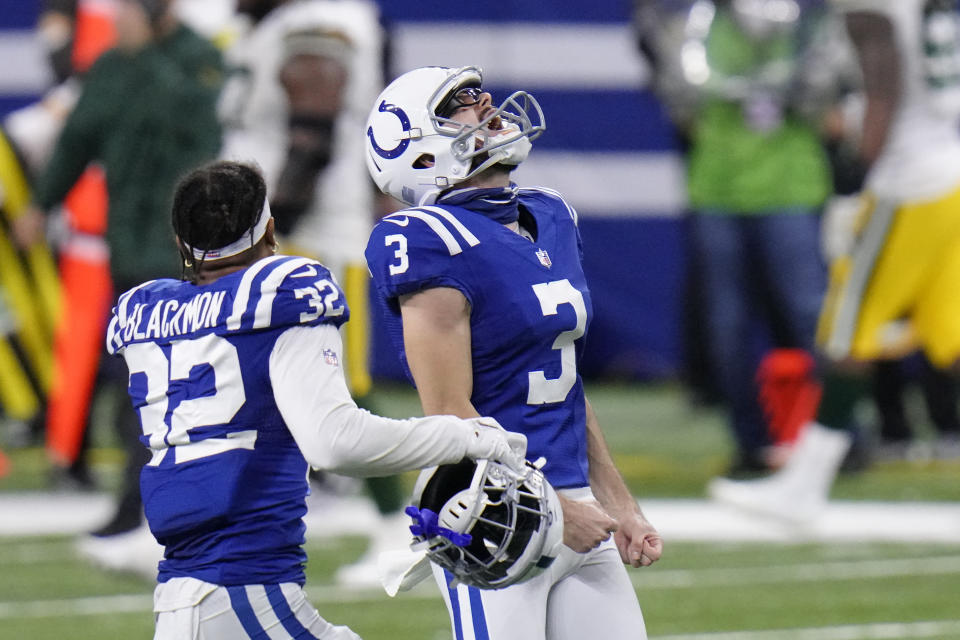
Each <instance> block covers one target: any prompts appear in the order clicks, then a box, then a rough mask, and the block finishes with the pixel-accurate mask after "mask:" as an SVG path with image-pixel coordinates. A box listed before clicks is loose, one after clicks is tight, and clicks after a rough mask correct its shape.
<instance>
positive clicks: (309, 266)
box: [225, 256, 350, 331]
mask: <svg viewBox="0 0 960 640" xmlns="http://www.w3.org/2000/svg"><path fill="white" fill-rule="evenodd" d="M349 317H350V313H349V310H348V308H347V304H346V299H345V298H344V295H343V291H341V289H340V287H339V285H338V284H337V283H336V281H335V279H334V278H333V276H332V275H331V274H330V272H329V271H328V270H327V268H326V267H324V266H323V265H322V264H320V263H319V262H317V261H315V260H311V259H309V258H300V257H291V256H273V257H271V258H265V259H263V260H260V261H259V262H257V263H255V264H253V265H252V266H251V267H249V268H248V269H247V270H246V271H245V272H244V274H243V278H242V279H241V280H240V283H239V284H238V285H237V288H236V290H235V291H234V292H233V304H232V307H231V309H230V315H229V316H227V318H226V321H225V323H226V329H227V331H239V330H241V329H252V330H257V329H266V328H268V327H282V326H292V325H296V324H322V323H325V322H326V323H331V324H334V325H336V326H340V325H341V324H343V323H344V322H346V321H347V319H348V318H349Z"/></svg>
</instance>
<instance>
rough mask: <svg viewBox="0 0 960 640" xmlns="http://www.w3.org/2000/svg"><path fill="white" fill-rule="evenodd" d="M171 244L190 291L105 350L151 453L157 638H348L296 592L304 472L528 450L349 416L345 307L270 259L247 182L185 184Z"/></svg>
mask: <svg viewBox="0 0 960 640" xmlns="http://www.w3.org/2000/svg"><path fill="white" fill-rule="evenodd" d="M173 228H174V231H175V233H176V236H177V245H178V247H179V251H180V254H181V256H182V257H183V259H184V265H185V273H186V272H187V270H189V274H190V277H189V279H185V280H184V281H178V280H171V279H163V280H152V281H149V282H145V283H143V284H142V285H140V286H138V287H135V288H134V289H131V290H130V291H128V292H126V293H125V294H123V295H122V296H121V297H120V298H119V300H118V302H117V306H116V308H115V309H114V312H113V317H112V319H111V322H110V326H109V330H108V334H107V349H108V351H110V352H111V353H112V354H122V355H123V357H124V359H125V360H126V363H127V366H128V368H129V371H130V378H129V381H130V382H129V392H130V397H131V399H132V401H133V405H134V408H135V409H136V410H137V412H138V413H139V416H140V421H141V423H142V427H143V435H142V436H141V441H142V442H143V443H144V444H145V445H146V446H147V447H148V448H149V450H150V452H151V454H152V458H151V460H150V462H149V463H148V464H147V465H146V466H145V467H144V469H143V472H142V474H141V488H142V493H143V501H144V507H145V511H146V516H147V521H148V523H149V525H150V530H151V531H152V533H153V534H154V536H155V537H156V538H157V540H158V541H159V542H160V543H161V544H162V545H164V547H165V553H164V559H163V560H162V561H161V562H160V565H159V577H158V581H159V584H158V586H157V588H156V592H155V594H154V611H155V612H156V614H157V623H156V635H155V638H156V639H158V640H173V639H177V640H182V639H184V638H210V639H215V638H223V639H231V640H232V639H235V638H247V637H250V638H265V637H267V635H269V637H271V638H325V639H331V640H339V639H352V638H357V637H358V636H357V635H356V634H354V633H353V632H352V631H350V630H349V629H348V628H346V627H341V626H334V625H331V624H330V623H328V622H327V621H325V620H324V619H323V618H321V617H320V615H319V614H318V613H317V611H316V610H315V609H314V607H313V606H312V605H310V604H309V602H307V600H306V597H305V595H304V593H303V591H302V588H301V587H302V585H303V583H304V571H303V566H304V563H305V561H306V555H305V553H304V551H303V549H302V545H303V542H304V531H305V527H304V523H303V520H302V518H303V515H304V514H305V512H306V503H305V499H306V495H307V492H308V484H307V469H308V466H313V467H315V468H320V469H326V470H332V471H336V472H339V473H348V474H352V475H360V476H362V475H376V474H391V473H396V472H400V471H405V470H412V469H417V468H423V467H427V466H431V465H436V464H445V463H452V462H457V461H460V460H462V459H463V458H464V457H468V458H473V459H477V458H493V459H501V460H502V461H504V462H505V463H506V464H508V465H511V466H512V467H513V468H516V469H520V468H523V465H524V462H523V458H522V454H523V451H524V449H525V440H524V438H523V436H522V435H520V434H508V433H507V432H506V431H504V430H503V429H502V428H500V427H499V425H498V424H497V423H496V422H495V421H494V420H492V419H489V418H477V419H470V420H462V419H459V418H455V417H453V416H434V417H427V418H420V419H409V420H391V419H387V418H382V417H379V416H376V415H372V414H370V413H368V412H366V411H363V410H361V409H359V408H358V407H357V406H356V405H355V404H354V402H353V400H352V399H351V398H350V395H349V393H348V391H347V387H346V382H345V380H344V376H343V371H342V369H341V366H340V365H341V362H342V358H343V354H342V346H341V342H340V334H339V333H338V331H337V328H338V327H339V326H340V325H341V324H342V323H344V322H346V321H347V318H348V316H349V311H348V309H347V307H346V305H345V304H344V301H343V292H342V291H341V290H340V288H339V287H338V285H337V284H336V282H335V281H334V280H333V278H332V277H331V275H330V272H329V271H328V270H327V269H326V268H325V267H323V265H321V264H320V263H318V262H315V261H313V260H309V259H307V258H298V257H289V256H280V255H273V254H274V253H275V251H276V246H277V245H276V239H275V237H274V229H273V219H272V218H271V215H270V211H269V205H268V204H267V200H266V188H265V186H264V181H263V179H262V177H261V175H260V173H259V171H258V170H257V169H255V168H253V167H251V166H247V165H244V164H238V163H234V162H218V163H214V164H212V165H208V166H205V167H201V168H199V169H197V170H195V171H194V172H192V173H191V174H189V175H188V176H186V177H185V178H184V179H183V180H182V181H181V182H180V184H179V185H178V187H177V190H176V194H175V197H174V204H173Z"/></svg>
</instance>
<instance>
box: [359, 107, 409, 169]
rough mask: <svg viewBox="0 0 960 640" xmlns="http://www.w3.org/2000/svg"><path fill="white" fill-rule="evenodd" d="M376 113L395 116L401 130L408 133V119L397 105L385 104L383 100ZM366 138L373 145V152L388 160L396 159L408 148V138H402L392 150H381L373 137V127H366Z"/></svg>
mask: <svg viewBox="0 0 960 640" xmlns="http://www.w3.org/2000/svg"><path fill="white" fill-rule="evenodd" d="M377 111H379V112H381V113H392V114H393V115H395V116H397V118H398V119H399V120H400V126H401V127H403V130H404V131H410V118H409V117H407V114H406V113H405V112H404V110H403V109H401V108H400V107H398V106H397V105H395V104H387V101H386V100H384V101H383V102H381V103H380V106H379V107H377ZM367 137H368V138H370V144H372V145H373V150H374V151H376V152H377V155H378V156H380V157H381V158H386V159H388V160H390V159H393V158H396V157H397V156H399V155H400V154H402V153H403V152H404V151H406V150H407V147H409V146H410V138H404V139H403V140H401V141H400V143H399V144H397V146H395V147H394V148H393V149H383V148H381V147H380V145H378V144H377V141H376V140H375V139H374V137H373V127H367Z"/></svg>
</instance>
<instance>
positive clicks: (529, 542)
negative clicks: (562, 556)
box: [407, 459, 563, 589]
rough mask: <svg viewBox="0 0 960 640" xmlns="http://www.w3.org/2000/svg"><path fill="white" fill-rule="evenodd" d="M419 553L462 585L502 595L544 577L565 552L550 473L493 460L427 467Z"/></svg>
mask: <svg viewBox="0 0 960 640" xmlns="http://www.w3.org/2000/svg"><path fill="white" fill-rule="evenodd" d="M414 503H415V504H414V506H411V507H407V514H408V515H409V516H410V517H412V518H413V520H414V525H413V526H411V527H410V531H411V532H412V533H413V534H414V543H413V544H412V545H411V548H412V549H414V550H419V549H425V550H426V552H427V556H428V557H429V558H430V560H432V561H433V562H434V563H436V564H438V565H440V566H441V567H443V568H444V569H446V570H447V571H449V572H450V573H452V574H453V576H454V582H453V583H451V586H455V583H461V582H462V583H463V584H467V585H470V586H473V587H478V588H480V589H501V588H503V587H506V586H509V585H511V584H516V583H518V582H524V581H526V580H529V579H530V578H533V577H534V576H536V575H539V574H540V573H542V572H543V571H544V569H546V568H547V567H549V566H550V564H552V563H553V561H554V559H555V558H556V557H557V554H559V553H560V549H561V547H562V546H563V510H562V509H561V507H560V499H559V498H558V497H557V494H556V492H555V491H554V489H553V487H552V486H550V483H549V482H547V479H546V478H545V477H544V476H543V473H542V472H541V471H540V469H539V468H537V467H536V466H533V465H531V464H530V463H529V462H528V463H527V469H526V471H525V472H524V473H523V474H518V473H517V472H515V471H513V470H511V469H510V468H509V467H507V466H506V465H504V464H501V463H499V462H496V461H494V460H477V461H473V460H469V459H464V460H463V461H461V462H459V463H457V464H448V465H441V466H439V467H432V468H430V469H424V470H423V471H422V472H421V473H420V476H419V477H418V478H417V484H416V486H415V487H414Z"/></svg>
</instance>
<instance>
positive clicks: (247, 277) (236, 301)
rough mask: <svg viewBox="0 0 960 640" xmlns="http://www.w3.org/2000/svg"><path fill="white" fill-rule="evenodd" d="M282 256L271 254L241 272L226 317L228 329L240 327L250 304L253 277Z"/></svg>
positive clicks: (232, 329) (234, 329) (233, 329)
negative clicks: (244, 271)
mask: <svg viewBox="0 0 960 640" xmlns="http://www.w3.org/2000/svg"><path fill="white" fill-rule="evenodd" d="M283 258H284V256H271V257H269V258H264V259H263V260H261V261H259V262H257V263H256V264H254V265H253V266H251V267H250V268H248V269H247V271H246V273H244V274H243V278H241V280H240V285H239V286H238V287H237V292H236V295H235V296H234V298H233V310H232V312H231V313H230V317H229V318H227V329H229V330H230V331H236V330H237V329H239V328H240V324H241V322H242V321H243V314H244V313H245V312H246V310H247V306H248V305H249V304H250V288H251V287H252V286H253V279H254V278H256V277H257V276H258V275H259V274H260V272H261V271H263V270H264V269H266V268H267V267H268V266H270V265H271V264H273V263H274V262H276V261H277V260H282V259H283Z"/></svg>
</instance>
